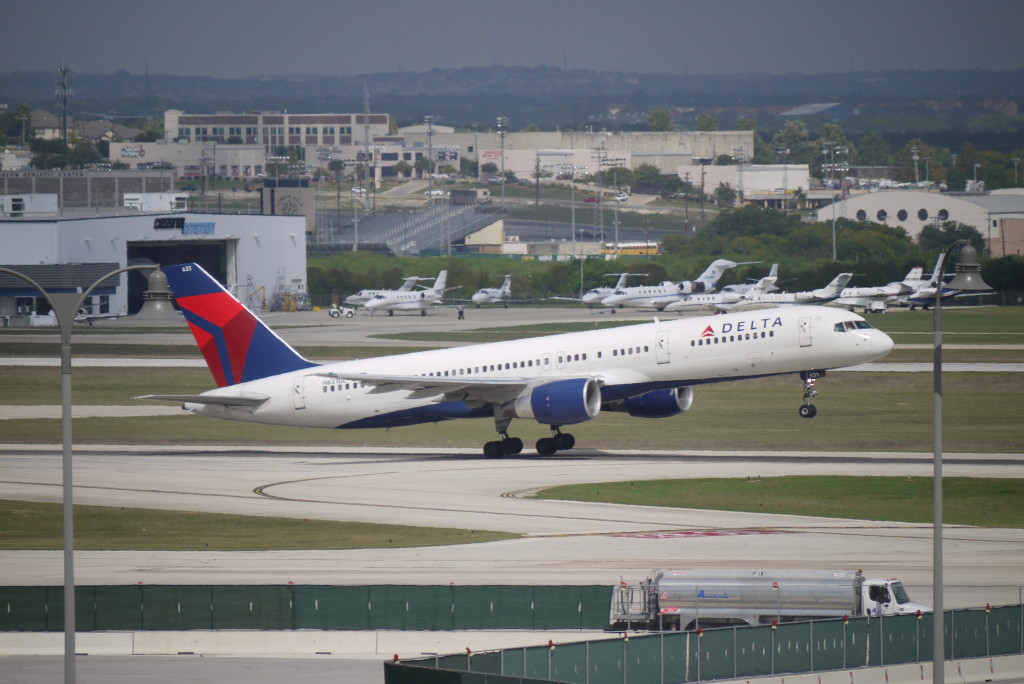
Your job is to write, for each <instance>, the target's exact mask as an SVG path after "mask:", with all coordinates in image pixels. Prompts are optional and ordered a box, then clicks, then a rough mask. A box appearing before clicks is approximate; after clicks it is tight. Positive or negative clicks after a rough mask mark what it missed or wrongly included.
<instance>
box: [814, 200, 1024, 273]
mask: <svg viewBox="0 0 1024 684" xmlns="http://www.w3.org/2000/svg"><path fill="white" fill-rule="evenodd" d="M833 217H836V218H847V219H853V220H856V221H874V222H877V223H884V224H886V225H890V226H899V227H900V228H903V229H904V230H905V231H907V234H908V235H910V237H911V238H913V239H915V240H916V239H917V238H918V236H919V235H920V233H921V230H922V229H923V228H924V227H925V226H927V225H938V224H941V223H943V222H945V221H956V222H957V223H962V224H964V225H968V226H973V227H974V228H976V229H977V231H978V232H979V233H981V236H982V237H983V238H984V239H985V244H986V246H987V248H988V252H989V254H990V255H991V256H993V257H1001V256H1006V255H1008V254H1024V190H1021V189H1019V188H1017V189H1014V188H1011V189H1007V190H993V191H992V192H984V193H966V192H937V191H932V190H881V191H878V192H869V193H865V194H859V195H853V196H850V197H847V198H846V199H844V200H841V201H839V202H835V203H834V204H828V205H826V206H823V207H822V208H820V209H818V212H817V219H818V220H819V221H831V220H832V218H833Z"/></svg>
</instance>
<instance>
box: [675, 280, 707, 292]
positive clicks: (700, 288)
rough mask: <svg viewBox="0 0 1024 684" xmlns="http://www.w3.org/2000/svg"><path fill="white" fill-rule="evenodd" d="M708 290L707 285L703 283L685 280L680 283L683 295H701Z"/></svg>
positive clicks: (680, 290)
mask: <svg viewBox="0 0 1024 684" xmlns="http://www.w3.org/2000/svg"><path fill="white" fill-rule="evenodd" d="M707 289H708V288H707V285H705V284H704V283H703V282H701V281H697V282H693V281H690V280H684V281H683V282H681V283H679V292H680V293H682V294H700V293H702V292H704V291H706V290H707Z"/></svg>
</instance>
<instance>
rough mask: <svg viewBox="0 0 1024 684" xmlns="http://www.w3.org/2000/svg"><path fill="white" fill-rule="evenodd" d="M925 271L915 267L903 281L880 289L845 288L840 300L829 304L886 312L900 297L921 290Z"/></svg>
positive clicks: (851, 308) (840, 294) (894, 282)
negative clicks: (889, 305)
mask: <svg viewBox="0 0 1024 684" xmlns="http://www.w3.org/2000/svg"><path fill="white" fill-rule="evenodd" d="M923 270H924V269H922V268H921V267H920V266H915V267H914V268H912V269H910V272H908V273H907V276H906V277H905V278H904V279H903V280H901V281H893V282H891V283H889V284H888V285H882V286H880V287H844V288H843V291H842V292H840V293H839V298H838V299H834V300H832V301H831V302H829V304H831V305H832V306H844V307H846V308H847V309H849V310H850V311H853V310H855V309H858V308H860V309H863V310H865V311H875V312H879V311H880V312H884V311H885V307H886V305H887V304H894V303H896V302H898V301H899V299H900V297H906V296H908V295H911V294H913V293H914V292H915V291H916V290H918V289H919V288H920V282H921V273H922V271H923ZM933 298H934V295H933Z"/></svg>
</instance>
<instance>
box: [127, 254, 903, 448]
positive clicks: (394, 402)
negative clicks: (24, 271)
mask: <svg viewBox="0 0 1024 684" xmlns="http://www.w3.org/2000/svg"><path fill="white" fill-rule="evenodd" d="M164 272H165V273H166V274H167V279H168V283H169V284H170V286H171V290H172V291H173V293H174V296H175V299H176V300H177V303H178V305H179V306H180V307H181V310H182V312H183V313H184V315H185V319H186V320H187V321H188V324H189V327H190V328H191V330H192V333H193V335H194V336H195V339H196V342H197V344H198V345H199V348H200V350H201V351H202V353H203V356H204V357H205V359H206V362H207V364H208V366H209V368H210V371H211V372H212V373H213V377H214V379H215V380H216V382H217V385H218V387H217V389H212V390H209V391H207V392H203V393H202V394H198V395H159V394H153V395H146V396H145V397H140V398H141V399H153V400H163V401H175V402H181V403H182V408H184V409H185V410H186V411H191V412H193V413H198V414H201V415H204V416H212V417H215V418H224V419H227V420H239V421H247V422H252V423H266V424H270V425H288V426H295V427H319V428H336V429H341V428H346V429H352V428H387V427H396V426H401V425H414V424H417V423H430V422H437V421H441V420H450V419H454V418H479V417H492V418H493V419H494V427H495V430H497V432H498V435H499V439H497V440H494V441H490V442H487V443H486V444H485V445H484V448H483V452H484V455H485V456H487V457H492V458H494V457H500V456H505V455H513V454H518V453H519V452H520V451H522V449H523V441H522V440H521V439H519V438H518V437H512V436H509V434H508V428H509V425H510V423H511V422H512V420H513V419H515V418H520V419H524V420H532V421H535V422H537V423H541V424H542V425H546V426H548V428H549V429H550V431H551V436H550V437H542V438H541V439H539V440H537V444H536V448H537V451H538V453H540V454H542V455H550V454H553V453H555V452H556V451H559V450H564V449H571V448H573V446H575V443H576V440H575V438H574V437H573V436H572V435H571V434H569V433H567V432H562V431H561V428H562V427H563V426H566V425H573V424H575V423H583V422H586V421H588V420H592V419H594V418H596V417H597V416H598V415H599V414H600V413H601V411H624V412H627V413H629V414H630V415H632V416H635V417H638V418H667V417H670V416H674V415H677V414H679V413H683V412H684V411H686V410H688V409H689V408H690V405H691V403H692V401H693V387H694V386H696V385H702V384H707V383H713V382H723V381H728V380H744V379H748V378H757V377H763V376H768V375H782V374H799V375H800V377H801V379H802V381H803V404H802V405H801V406H800V415H801V416H803V417H806V418H810V417H813V416H814V414H815V413H816V412H817V411H816V409H815V407H814V405H813V404H812V403H811V402H810V400H811V398H812V397H814V396H815V395H817V391H816V390H815V388H814V385H815V379H816V378H819V377H821V376H823V375H824V374H825V371H826V370H827V369H831V368H840V367H843V366H852V365H856V364H861V363H867V362H869V361H874V360H876V359H880V358H882V357H883V356H885V355H886V354H888V353H889V351H890V350H891V349H892V347H893V342H892V339H891V338H890V337H889V336H888V335H886V334H885V333H883V332H881V331H880V330H875V329H874V328H872V327H871V325H869V324H868V323H867V321H865V320H864V319H863V318H861V317H860V316H858V315H856V314H853V313H849V312H847V311H844V310H841V309H835V308H828V307H820V306H803V307H787V308H779V309H768V310H761V311H757V312H749V313H728V314H721V315H717V316H706V317H696V318H687V319H679V320H673V321H659V320H657V319H655V320H654V322H652V323H643V324H638V325H632V326H626V327H620V328H612V329H607V330H588V331H584V332H575V333H566V334H561V335H551V336H548V337H536V338H532V339H522V340H514V341H508V342H493V343H489V344H478V345H472V346H466V347H456V348H452V349H435V350H429V351H421V352H414V353H410V354H398V355H395V356H388V357H383V358H372V359H365V360H358V361H340V362H335V363H328V364H323V365H320V364H316V363H313V362H312V361H307V360H306V359H304V358H303V357H302V356H300V355H299V354H298V353H297V352H296V351H295V350H294V349H292V348H291V347H290V346H289V345H288V344H287V343H286V342H285V341H284V340H282V339H281V338H280V337H278V336H277V335H276V334H275V333H274V332H273V331H272V330H271V329H270V328H269V327H267V326H266V325H265V324H264V323H263V322H262V321H260V320H259V319H258V318H257V317H256V316H255V315H253V313H252V312H251V311H249V310H248V309H246V308H245V307H244V306H243V305H242V304H241V302H239V301H238V300H237V299H235V298H234V297H233V296H232V295H231V294H230V293H228V292H227V290H225V289H224V287H223V286H221V284H220V283H218V282H217V281H216V280H215V279H214V278H213V277H212V276H210V274H208V273H207V272H206V271H204V270H203V269H202V267H200V266H198V265H197V264H179V265H176V266H167V267H165V268H164Z"/></svg>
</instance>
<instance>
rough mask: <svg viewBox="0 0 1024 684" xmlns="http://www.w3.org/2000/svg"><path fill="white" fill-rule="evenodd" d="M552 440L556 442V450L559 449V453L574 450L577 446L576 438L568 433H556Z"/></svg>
mask: <svg viewBox="0 0 1024 684" xmlns="http://www.w3.org/2000/svg"><path fill="white" fill-rule="evenodd" d="M552 439H553V440H554V441H555V448H556V449H558V450H559V451H565V450H567V449H572V448H573V447H574V446H576V438H575V437H573V436H572V435H571V434H569V433H568V432H559V433H556V434H555V435H554V436H552Z"/></svg>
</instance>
